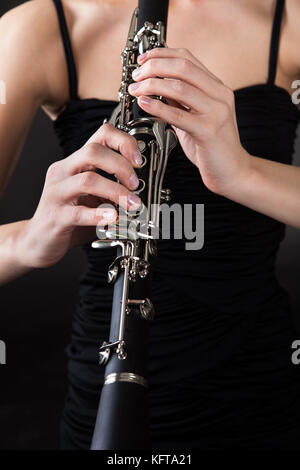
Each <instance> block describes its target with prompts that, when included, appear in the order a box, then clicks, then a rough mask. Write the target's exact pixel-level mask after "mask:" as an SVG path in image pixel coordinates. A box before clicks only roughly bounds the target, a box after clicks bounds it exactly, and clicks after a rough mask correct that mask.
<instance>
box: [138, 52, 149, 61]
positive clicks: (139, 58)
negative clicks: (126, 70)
mask: <svg viewBox="0 0 300 470" xmlns="http://www.w3.org/2000/svg"><path fill="white" fill-rule="evenodd" d="M147 54H148V53H147V52H144V54H141V55H139V56H138V62H143V60H145V59H146V57H147Z"/></svg>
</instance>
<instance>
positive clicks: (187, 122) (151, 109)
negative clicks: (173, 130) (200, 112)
mask: <svg viewBox="0 0 300 470" xmlns="http://www.w3.org/2000/svg"><path fill="white" fill-rule="evenodd" d="M138 105H139V106H140V107H141V108H142V109H144V110H145V111H147V113H149V114H151V115H152V116H155V117H158V118H160V119H162V120H163V121H165V122H168V123H169V124H172V125H174V126H176V127H178V128H179V129H183V130H185V131H187V132H189V133H190V134H193V133H194V132H195V130H196V128H197V122H196V115H195V114H192V113H189V112H188V111H185V110H183V109H180V108H177V107H175V106H170V105H168V104H165V103H163V102H162V101H160V100H156V99H151V98H149V96H139V97H138Z"/></svg>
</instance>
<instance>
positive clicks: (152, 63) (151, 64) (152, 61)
mask: <svg viewBox="0 0 300 470" xmlns="http://www.w3.org/2000/svg"><path fill="white" fill-rule="evenodd" d="M156 61H157V59H150V60H148V62H147V64H146V65H147V67H148V69H149V72H151V73H152V72H154V71H155V66H156Z"/></svg>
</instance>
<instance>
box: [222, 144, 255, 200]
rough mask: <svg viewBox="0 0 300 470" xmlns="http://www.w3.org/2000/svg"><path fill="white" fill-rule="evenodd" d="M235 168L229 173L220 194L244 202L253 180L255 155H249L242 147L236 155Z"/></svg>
mask: <svg viewBox="0 0 300 470" xmlns="http://www.w3.org/2000/svg"><path fill="white" fill-rule="evenodd" d="M237 161H238V163H237V170H236V172H234V173H233V174H231V177H230V179H228V181H227V183H226V184H224V186H223V188H222V194H221V195H222V196H224V197H226V198H227V199H231V200H232V201H235V202H238V203H241V204H244V203H245V198H247V194H248V191H249V187H251V186H252V185H253V184H254V180H255V174H256V170H255V164H254V163H255V157H253V156H252V155H250V154H249V153H248V152H247V151H246V150H245V149H244V148H243V147H242V148H241V150H240V153H239V155H238V156H237Z"/></svg>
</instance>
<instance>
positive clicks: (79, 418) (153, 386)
mask: <svg viewBox="0 0 300 470" xmlns="http://www.w3.org/2000/svg"><path fill="white" fill-rule="evenodd" d="M56 3H57V2H56ZM277 3H278V5H279V6H280V5H281V3H282V2H281V1H278V2H277ZM278 8H279V7H278ZM277 16H278V14H277ZM276 31H277V33H278V28H277V29H276V28H275V32H276ZM274 34H275V33H274ZM275 42H276V41H275ZM272 64H273V65H274V64H276V61H275V60H273V61H272ZM235 100H236V113H237V123H238V129H239V134H240V139H241V143H242V145H243V147H244V148H245V149H246V150H247V151H248V152H249V153H250V154H251V155H255V156H257V157H262V158H266V159H269V160H273V161H276V162H280V163H285V164H291V163H292V155H293V150H294V142H295V136H296V128H297V124H298V122H299V117H300V113H299V111H298V109H297V108H296V106H295V105H294V104H293V103H292V101H291V98H290V96H289V94H288V92H287V91H286V90H284V89H283V88H280V87H278V86H276V85H275V84H274V83H272V82H271V83H270V81H268V83H266V84H258V85H254V86H249V87H245V88H241V89H239V90H236V91H235ZM116 104H117V103H116V102H115V101H109V100H98V99H94V98H91V99H83V100H80V99H79V98H76V97H75V98H71V100H70V102H69V103H68V105H67V106H66V108H65V110H64V111H63V112H62V114H61V115H60V116H59V117H58V119H57V120H56V121H55V122H54V129H55V131H56V133H57V136H58V138H59V141H60V144H61V147H62V149H63V156H64V157H66V156H68V155H70V154H71V153H73V152H74V151H76V150H77V149H79V148H80V147H81V146H82V145H83V144H84V143H85V142H86V140H87V139H88V138H89V137H90V136H91V135H92V134H93V133H94V132H95V131H96V130H97V129H98V128H99V126H101V124H102V123H103V120H104V119H105V118H107V117H109V116H110V115H111V113H112V111H113V109H114V107H115V106H116ZM221 157H222V156H221V155H220V158H221ZM233 183H234V182H233ZM164 186H165V187H167V188H170V189H171V191H172V203H177V204H180V205H181V206H183V205H184V204H192V205H193V207H195V205H196V204H204V211H205V223H204V239H205V242H204V246H203V248H202V249H201V250H197V251H187V250H185V243H186V241H188V240H186V239H185V238H183V239H182V240H177V239H172V238H171V239H170V240H161V241H159V243H158V258H157V260H156V262H155V268H154V277H153V295H152V299H153V303H154V306H155V313H156V316H155V320H154V322H153V323H152V325H151V332H150V343H149V373H150V376H149V381H150V404H151V410H150V412H151V433H152V441H153V447H154V448H161V449H162V448H173V449H184V448H186V449H191V448H201V449H231V448H245V449H247V448H251V449H253V448H257V449H273V448H274V449H275V448H276V449H279V448H285V449H288V448H296V445H297V444H296V443H297V442H299V439H300V419H299V418H300V400H299V398H300V371H299V368H298V369H297V367H296V366H294V365H293V364H292V362H291V353H292V350H291V344H292V342H293V341H294V340H295V339H296V338H297V332H296V331H295V326H294V325H293V321H292V315H291V310H290V304H289V299H288V297H287V294H286V292H285V291H284V290H283V289H282V287H281V286H280V285H279V284H278V281H277V279H276V273H275V263H276V254H277V252H278V248H279V245H280V242H281V241H282V239H283V237H284V233H285V227H284V225H283V224H281V223H279V222H277V221H275V220H273V219H271V218H269V217H267V216H265V215H263V214H260V213H258V212H255V211H253V210H251V209H248V208H246V207H244V206H242V205H240V204H237V203H235V202H232V201H230V200H228V199H226V198H224V197H221V196H218V195H216V194H214V193H212V192H211V191H209V190H208V189H207V188H206V187H205V185H204V184H203V181H202V179H201V176H200V174H199V171H198V170H197V168H196V167H195V166H194V165H193V164H192V163H191V162H190V161H189V160H188V159H187V157H186V156H185V155H184V152H183V150H182V148H181V147H180V145H178V147H177V148H176V150H175V151H174V152H173V154H172V156H171V157H170V160H169V163H168V166H167V171H166V178H165V184H164ZM83 249H84V250H85V253H86V256H87V260H88V267H87V269H86V271H85V272H84V273H83V274H82V276H81V279H80V301H79V303H78V306H77V310H76V312H75V314H74V319H73V327H72V338H71V342H70V344H69V346H68V347H67V350H66V352H67V356H68V359H69V392H68V396H67V398H66V405H65V410H64V415H63V420H62V446H63V448H67V449H88V448H89V445H90V441H91V437H92V432H93V427H94V423H95V417H96V412H97V407H98V401H99V397H100V392H101V386H102V384H103V372H104V371H103V369H102V368H101V367H99V366H98V362H97V360H98V347H99V346H100V345H101V344H102V341H104V340H107V339H108V336H109V325H110V314H111V303H112V292H113V288H112V287H111V286H109V285H108V284H107V282H106V273H107V268H108V266H109V264H110V263H111V261H112V260H113V259H114V257H115V251H114V250H113V249H111V250H105V251H98V250H93V249H92V248H91V247H90V246H89V245H86V246H84V247H83Z"/></svg>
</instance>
